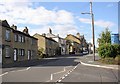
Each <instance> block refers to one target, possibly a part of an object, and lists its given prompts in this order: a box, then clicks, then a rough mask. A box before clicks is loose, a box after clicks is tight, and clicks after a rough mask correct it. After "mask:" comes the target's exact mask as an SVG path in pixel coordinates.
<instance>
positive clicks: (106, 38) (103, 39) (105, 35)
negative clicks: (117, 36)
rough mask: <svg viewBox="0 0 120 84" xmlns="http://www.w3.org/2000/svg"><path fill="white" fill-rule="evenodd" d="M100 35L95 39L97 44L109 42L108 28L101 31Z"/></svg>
mask: <svg viewBox="0 0 120 84" xmlns="http://www.w3.org/2000/svg"><path fill="white" fill-rule="evenodd" d="M99 36H100V37H99V38H98V39H97V41H98V44H99V46H100V45H102V44H107V43H111V32H110V31H109V29H108V28H106V29H105V31H103V32H101V34H100V35H99Z"/></svg>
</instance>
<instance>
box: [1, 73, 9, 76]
mask: <svg viewBox="0 0 120 84" xmlns="http://www.w3.org/2000/svg"><path fill="white" fill-rule="evenodd" d="M6 74H8V72H5V73H3V74H1V75H0V76H3V75H6Z"/></svg>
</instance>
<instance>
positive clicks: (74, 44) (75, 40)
mask: <svg viewBox="0 0 120 84" xmlns="http://www.w3.org/2000/svg"><path fill="white" fill-rule="evenodd" d="M66 40H67V50H68V51H67V52H68V53H69V54H71V53H72V54H79V53H81V52H83V51H84V50H86V49H87V47H88V45H87V43H86V40H85V38H84V36H80V34H79V33H77V34H76V36H74V35H72V34H69V35H67V37H66Z"/></svg>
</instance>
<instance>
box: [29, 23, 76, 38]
mask: <svg viewBox="0 0 120 84" xmlns="http://www.w3.org/2000/svg"><path fill="white" fill-rule="evenodd" d="M49 28H51V29H52V33H53V34H55V35H58V34H59V36H60V37H63V38H64V37H66V35H67V34H73V35H75V34H76V33H77V32H78V30H77V26H75V25H71V24H65V25H62V24H56V25H54V26H49V25H46V26H42V27H40V28H36V29H33V28H31V29H30V30H29V32H30V34H31V35H34V34H35V33H39V34H43V33H48V32H49Z"/></svg>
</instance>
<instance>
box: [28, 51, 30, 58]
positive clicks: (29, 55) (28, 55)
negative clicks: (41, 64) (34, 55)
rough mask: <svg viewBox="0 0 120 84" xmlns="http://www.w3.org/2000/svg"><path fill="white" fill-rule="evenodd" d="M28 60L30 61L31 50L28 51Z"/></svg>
mask: <svg viewBox="0 0 120 84" xmlns="http://www.w3.org/2000/svg"><path fill="white" fill-rule="evenodd" d="M28 60H30V50H28Z"/></svg>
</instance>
